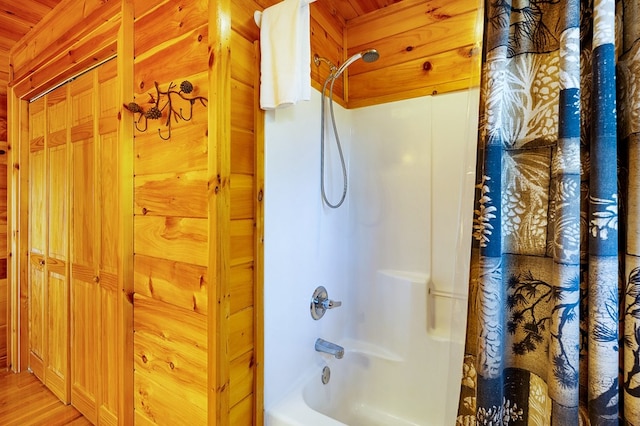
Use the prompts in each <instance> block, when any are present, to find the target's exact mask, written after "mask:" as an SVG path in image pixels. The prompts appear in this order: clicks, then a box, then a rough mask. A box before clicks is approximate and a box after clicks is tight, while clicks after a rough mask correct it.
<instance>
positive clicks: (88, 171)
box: [71, 139, 100, 423]
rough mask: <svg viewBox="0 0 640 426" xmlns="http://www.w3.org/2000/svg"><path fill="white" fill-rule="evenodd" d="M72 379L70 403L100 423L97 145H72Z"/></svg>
mask: <svg viewBox="0 0 640 426" xmlns="http://www.w3.org/2000/svg"><path fill="white" fill-rule="evenodd" d="M71 173H72V188H73V189H72V196H71V203H72V209H71V210H72V211H73V216H72V229H71V235H72V239H71V264H72V277H73V279H72V286H71V297H72V315H71V321H72V327H71V328H72V338H71V346H72V347H73V348H74V349H73V354H72V361H71V365H72V367H71V368H72V377H73V384H72V386H71V402H72V404H73V405H74V406H76V407H77V408H78V410H79V411H80V412H81V413H82V414H84V415H85V416H86V417H87V418H88V419H90V420H91V421H92V422H93V423H96V422H97V405H96V404H97V399H98V395H97V392H98V380H99V375H100V374H99V373H100V372H99V369H98V366H99V365H100V364H99V357H98V354H100V347H99V336H100V330H99V328H100V292H99V290H100V286H99V284H98V278H97V275H96V268H95V263H96V258H95V250H96V244H95V234H96V232H95V228H96V224H95V217H96V216H95V199H94V195H95V192H94V187H95V184H94V142H93V139H87V140H80V141H77V142H74V143H73V144H72V167H71Z"/></svg>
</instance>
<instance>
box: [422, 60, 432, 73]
mask: <svg viewBox="0 0 640 426" xmlns="http://www.w3.org/2000/svg"><path fill="white" fill-rule="evenodd" d="M422 69H423V70H424V71H431V70H432V69H433V65H432V64H431V62H429V61H425V62H424V64H422Z"/></svg>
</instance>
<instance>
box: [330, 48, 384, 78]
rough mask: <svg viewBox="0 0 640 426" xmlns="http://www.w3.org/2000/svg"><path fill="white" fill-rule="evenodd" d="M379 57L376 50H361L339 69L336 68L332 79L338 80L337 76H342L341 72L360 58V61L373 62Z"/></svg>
mask: <svg viewBox="0 0 640 426" xmlns="http://www.w3.org/2000/svg"><path fill="white" fill-rule="evenodd" d="M379 57H380V54H379V53H378V51H377V50H376V49H367V50H363V51H362V52H360V53H356V54H355V55H353V56H352V57H350V58H349V59H347V60H346V61H344V64H342V65H340V68H338V71H336V73H335V75H334V76H333V78H338V76H340V74H342V72H343V71H344V70H346V69H347V67H348V66H349V65H351V64H352V63H354V62H355V61H357V60H358V59H360V58H362V60H363V61H365V62H374V61H377V60H378V58H379Z"/></svg>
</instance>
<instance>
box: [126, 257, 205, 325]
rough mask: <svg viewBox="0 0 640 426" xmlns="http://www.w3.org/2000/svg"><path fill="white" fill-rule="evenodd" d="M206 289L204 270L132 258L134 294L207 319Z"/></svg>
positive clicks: (148, 259) (158, 260)
mask: <svg viewBox="0 0 640 426" xmlns="http://www.w3.org/2000/svg"><path fill="white" fill-rule="evenodd" d="M207 287H208V286H207V268H206V267H205V266H198V265H193V264H191V263H184V262H177V261H172V260H168V259H159V258H156V257H150V256H144V255H141V254H138V255H136V270H135V274H134V288H135V292H136V294H140V295H143V296H146V297H149V298H152V299H156V300H159V301H162V302H165V303H170V304H173V305H176V306H178V307H180V308H183V309H188V310H192V311H194V312H197V313H199V314H202V315H207V311H208V305H207Z"/></svg>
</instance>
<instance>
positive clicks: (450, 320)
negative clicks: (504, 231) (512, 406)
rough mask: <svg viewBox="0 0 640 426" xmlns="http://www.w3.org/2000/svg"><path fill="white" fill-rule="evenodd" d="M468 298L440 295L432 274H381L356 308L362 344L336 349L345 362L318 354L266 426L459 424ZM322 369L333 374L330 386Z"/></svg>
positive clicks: (344, 342)
mask: <svg viewBox="0 0 640 426" xmlns="http://www.w3.org/2000/svg"><path fill="white" fill-rule="evenodd" d="M465 296H466V295H457V294H455V293H451V292H448V291H442V290H439V289H437V286H435V285H434V284H433V283H432V282H431V280H430V277H429V276H428V275H427V274H420V273H408V272H403V271H390V270H384V271H378V273H377V274H376V277H375V280H374V281H373V282H372V283H371V285H370V291H369V292H368V293H367V294H365V295H363V296H362V297H361V298H359V299H358V301H359V302H360V303H359V304H358V305H356V306H355V307H354V308H353V309H354V311H355V312H356V318H361V321H360V323H359V324H358V327H356V328H355V330H356V331H355V333H354V334H355V335H357V336H359V337H360V338H359V339H353V338H343V339H340V340H338V341H336V342H334V343H337V344H339V345H341V346H342V347H343V348H344V350H345V355H344V358H342V359H335V358H333V357H331V356H329V355H327V354H324V353H318V352H316V353H315V358H314V362H313V363H311V364H310V365H309V368H308V370H307V372H306V374H305V376H304V377H302V378H300V380H298V382H297V384H293V385H292V390H291V391H290V392H288V394H287V395H286V396H285V397H284V399H283V400H281V401H280V402H277V403H275V405H272V406H267V407H265V408H266V412H265V423H266V425H267V426H337V425H349V426H442V425H453V424H455V416H456V409H457V403H458V394H459V389H460V379H461V374H462V356H463V349H464V347H463V346H464V343H463V339H462V338H461V336H463V335H464V334H463V333H462V335H460V333H456V332H454V329H461V330H464V326H465V325H464V322H463V323H460V324H457V321H454V319H455V318H457V317H462V318H464V309H465V308H466V300H464V298H465ZM372 306H374V307H375V309H370V307H372ZM458 310H460V311H461V312H458ZM314 337H325V336H323V335H319V336H314ZM329 340H330V339H329ZM309 346H310V350H312V349H311V348H312V346H311V344H310V345H309ZM324 366H328V367H329V368H330V369H331V379H330V381H329V383H328V384H326V385H324V384H322V380H321V377H322V369H323V367H324Z"/></svg>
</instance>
